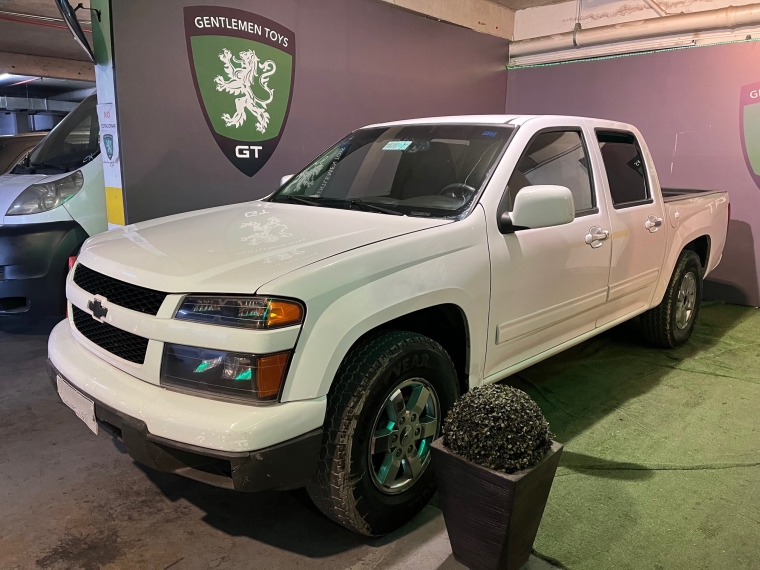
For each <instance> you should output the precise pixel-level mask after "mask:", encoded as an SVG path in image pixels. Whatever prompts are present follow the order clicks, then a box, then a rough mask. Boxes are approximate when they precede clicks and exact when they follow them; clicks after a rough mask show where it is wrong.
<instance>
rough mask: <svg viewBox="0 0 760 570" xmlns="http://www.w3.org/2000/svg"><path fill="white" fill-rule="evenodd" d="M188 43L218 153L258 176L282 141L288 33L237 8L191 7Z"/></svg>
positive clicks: (291, 47) (289, 86) (289, 84)
mask: <svg viewBox="0 0 760 570" xmlns="http://www.w3.org/2000/svg"><path fill="white" fill-rule="evenodd" d="M184 14H185V37H186V39H187V52H188V56H189V58H190V68H191V70H192V74H193V81H194V82H195V91H196V93H197V94H198V101H199V102H200V105H201V109H202V110H203V114H204V116H205V118H206V124H208V127H209V129H210V130H211V134H212V135H213V136H214V139H215V140H216V142H217V144H218V145H219V148H221V149H222V151H223V152H224V154H225V155H226V156H227V158H228V159H229V160H230V162H232V164H234V165H235V166H236V167H237V168H238V169H239V170H240V171H241V172H243V173H244V174H247V175H248V176H253V175H254V174H256V173H257V172H258V171H259V170H261V168H262V167H263V166H264V165H265V164H266V163H267V161H268V160H269V158H270V157H271V156H272V154H273V153H274V151H275V149H276V148H277V145H278V144H279V142H280V137H281V136H282V131H283V129H284V128H285V123H286V121H287V119H288V112H289V110H290V101H291V99H292V96H293V78H294V73H295V58H296V41H295V34H294V33H293V32H292V31H290V30H289V29H287V28H285V27H283V26H281V25H280V24H278V23H276V22H273V21H272V20H269V19H267V18H264V17H262V16H259V15H258V14H253V13H251V12H245V11H243V10H235V9H232V8H223V7H218V6H188V7H185V9H184Z"/></svg>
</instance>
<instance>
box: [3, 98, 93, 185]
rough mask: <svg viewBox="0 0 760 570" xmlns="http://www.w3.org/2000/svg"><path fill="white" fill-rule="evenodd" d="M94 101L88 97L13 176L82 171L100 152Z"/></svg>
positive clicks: (33, 151)
mask: <svg viewBox="0 0 760 570" xmlns="http://www.w3.org/2000/svg"><path fill="white" fill-rule="evenodd" d="M99 136H100V125H99V124H98V111H97V98H96V96H95V95H91V96H90V97H88V98H87V99H85V100H84V101H82V102H81V103H80V104H79V105H78V106H77V107H76V108H75V109H74V110H73V111H71V113H69V114H68V115H66V117H65V118H64V119H63V120H62V121H61V122H60V123H58V124H57V125H56V127H55V128H54V129H53V130H52V131H50V134H49V135H48V136H46V137H45V138H44V139H42V141H41V142H40V144H38V145H37V146H36V147H34V150H32V152H31V153H30V154H29V157H28V158H27V159H26V160H24V161H22V162H21V163H19V164H18V165H16V167H15V168H14V169H13V170H12V171H11V172H12V173H13V174H60V173H62V172H71V171H72V170H76V169H78V168H81V167H82V166H84V165H85V164H87V163H88V162H90V161H91V160H92V159H93V158H95V157H96V156H97V155H98V153H99V152H100V141H99Z"/></svg>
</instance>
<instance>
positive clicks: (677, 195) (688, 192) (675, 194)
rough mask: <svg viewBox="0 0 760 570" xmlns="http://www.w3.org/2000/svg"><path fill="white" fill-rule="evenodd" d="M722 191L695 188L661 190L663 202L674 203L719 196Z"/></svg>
mask: <svg viewBox="0 0 760 570" xmlns="http://www.w3.org/2000/svg"><path fill="white" fill-rule="evenodd" d="M721 192H723V191H722V190H701V189H697V188H662V201H663V202H676V201H678V200H685V199H688V198H697V197H701V196H708V195H710V194H720V193H721Z"/></svg>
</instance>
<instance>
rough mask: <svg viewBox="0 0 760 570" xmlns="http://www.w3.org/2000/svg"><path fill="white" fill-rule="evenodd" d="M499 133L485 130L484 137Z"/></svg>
mask: <svg viewBox="0 0 760 570" xmlns="http://www.w3.org/2000/svg"><path fill="white" fill-rule="evenodd" d="M498 134H499V133H497V132H496V131H485V132H484V133H483V136H484V137H495V136H496V135H498Z"/></svg>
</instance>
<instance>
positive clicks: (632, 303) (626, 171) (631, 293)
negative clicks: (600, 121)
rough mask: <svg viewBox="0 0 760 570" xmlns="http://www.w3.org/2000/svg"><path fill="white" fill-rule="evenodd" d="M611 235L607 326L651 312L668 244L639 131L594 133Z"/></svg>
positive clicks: (653, 177)
mask: <svg viewBox="0 0 760 570" xmlns="http://www.w3.org/2000/svg"><path fill="white" fill-rule="evenodd" d="M594 133H595V138H596V143H597V148H598V153H594V154H595V156H596V158H597V160H599V161H600V163H601V164H600V172H601V173H602V177H601V178H602V179H603V184H604V185H605V192H604V195H605V199H606V200H607V205H608V210H609V216H610V225H611V234H612V240H611V241H612V260H611V263H610V281H609V299H608V303H607V305H606V306H605V310H604V314H603V315H602V316H600V317H599V319H598V320H597V323H596V324H597V326H602V325H604V324H607V323H609V322H611V321H613V320H615V319H618V318H621V317H623V316H625V315H628V314H630V313H635V312H641V311H642V310H644V309H646V308H648V307H649V304H650V301H651V299H652V295H653V294H654V290H655V287H656V286H657V282H658V279H659V277H660V271H661V269H662V262H663V257H664V255H665V249H666V245H667V230H666V228H665V224H664V223H663V220H664V216H663V205H662V197H661V196H660V194H659V192H656V191H655V188H659V183H658V181H657V174H656V172H655V170H654V164H653V163H652V159H651V156H650V155H649V153H648V152H647V151H646V148H645V147H644V145H643V144H642V142H641V138H640V137H641V135H640V134H639V133H638V132H633V131H632V130H624V129H610V128H605V127H602V126H596V128H595V129H594Z"/></svg>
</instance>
